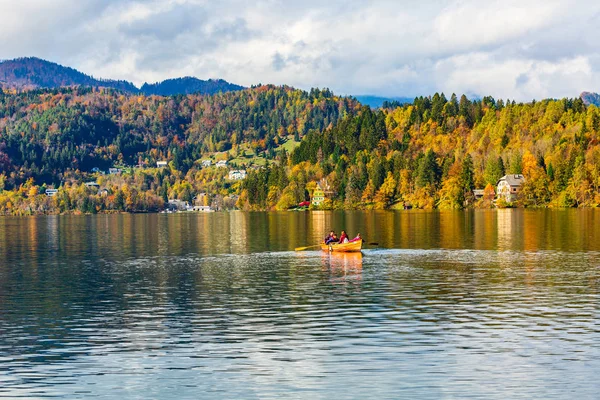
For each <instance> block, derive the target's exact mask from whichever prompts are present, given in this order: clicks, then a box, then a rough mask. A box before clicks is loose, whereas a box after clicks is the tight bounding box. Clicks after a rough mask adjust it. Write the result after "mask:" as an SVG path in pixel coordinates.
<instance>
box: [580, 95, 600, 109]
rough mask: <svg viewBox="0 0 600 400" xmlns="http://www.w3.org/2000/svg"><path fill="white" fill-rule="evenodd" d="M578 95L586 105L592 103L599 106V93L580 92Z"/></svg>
mask: <svg viewBox="0 0 600 400" xmlns="http://www.w3.org/2000/svg"><path fill="white" fill-rule="evenodd" d="M579 97H580V98H581V100H583V102H584V103H585V105H586V106H589V105H590V104H593V105H595V106H598V107H600V94H598V93H593V92H582V93H581V94H580V95H579Z"/></svg>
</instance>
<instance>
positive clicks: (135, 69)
mask: <svg viewBox="0 0 600 400" xmlns="http://www.w3.org/2000/svg"><path fill="white" fill-rule="evenodd" d="M0 9H2V14H3V23H2V24H0V42H1V43H3V45H2V47H0V58H12V57H18V56H27V55H35V56H39V57H43V58H47V59H50V60H52V61H56V62H59V63H62V64H65V65H69V66H73V67H75V68H79V69H81V70H82V71H84V72H86V73H90V74H93V75H94V76H98V77H107V78H119V79H128V80H131V81H134V82H135V83H137V84H141V83H143V82H144V81H157V80H162V79H165V78H170V77H175V76H183V75H194V76H198V77H200V78H211V77H212V78H217V77H218V78H224V79H227V80H229V81H232V82H235V83H240V84H243V85H251V84H255V83H258V82H262V83H276V84H284V83H285V84H290V85H293V86H298V87H302V88H310V87H312V86H320V87H325V86H326V87H330V88H332V89H333V90H335V91H336V92H339V93H345V94H364V93H368V94H380V95H390V96H391V95H396V96H414V95H421V94H424V95H426V94H431V93H433V92H435V91H444V92H446V93H448V94H449V93H451V92H456V93H462V92H469V93H477V94H480V95H487V94H490V95H492V96H495V97H502V98H505V97H510V98H515V99H518V100H529V99H531V98H543V97H562V96H571V97H572V96H576V95H578V94H579V92H580V91H582V90H600V79H599V78H598V73H599V71H600V50H599V49H598V47H597V46H596V44H595V38H596V36H597V35H596V32H597V26H598V22H599V17H598V16H599V15H600V3H597V2H594V1H585V0H575V1H568V0H520V1H517V0H503V1H498V0H491V1H487V2H481V1H473V0H447V1H443V0H433V1H428V2H413V1H408V0H406V1H393V0H375V1H370V2H363V1H358V0H354V1H352V0H351V1H342V0H332V1H329V2H325V3H324V2H320V1H316V0H307V1H303V2H300V1H293V2H292V1H283V0H257V1H255V2H245V1H242V0H224V1H221V2H211V1H205V0H166V1H158V0H124V1H117V0H86V1H77V0H55V1H52V2H50V1H45V0H21V1H19V2H14V1H12V0H0Z"/></svg>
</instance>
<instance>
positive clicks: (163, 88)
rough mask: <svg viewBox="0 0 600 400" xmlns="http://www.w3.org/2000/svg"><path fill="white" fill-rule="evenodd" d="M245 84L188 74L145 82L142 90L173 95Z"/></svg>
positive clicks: (227, 89)
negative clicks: (154, 81)
mask: <svg viewBox="0 0 600 400" xmlns="http://www.w3.org/2000/svg"><path fill="white" fill-rule="evenodd" d="M242 89H244V87H243V86H240V85H236V84H233V83H229V82H227V81H224V80H223V79H209V80H207V81H203V80H201V79H198V78H194V77H191V76H186V77H184V78H176V79H167V80H164V81H162V82H157V83H152V84H149V83H144V85H142V87H141V89H140V91H141V92H142V93H144V94H146V95H152V94H154V95H159V96H172V95H175V94H193V93H202V94H215V93H219V92H231V91H235V90H242Z"/></svg>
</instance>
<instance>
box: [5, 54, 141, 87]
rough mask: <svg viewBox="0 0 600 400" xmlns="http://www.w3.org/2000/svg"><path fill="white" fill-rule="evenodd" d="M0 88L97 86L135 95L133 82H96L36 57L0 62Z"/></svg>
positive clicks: (87, 76)
mask: <svg viewBox="0 0 600 400" xmlns="http://www.w3.org/2000/svg"><path fill="white" fill-rule="evenodd" d="M0 86H2V87H5V88H13V89H39V88H50V89H53V88H58V87H64V86H98V87H109V88H114V89H119V90H123V91H126V92H132V93H133V92H138V88H136V87H135V86H134V85H133V83H131V82H127V81H121V80H111V79H96V78H94V77H92V76H89V75H86V74H84V73H82V72H79V71H77V70H76V69H73V68H69V67H64V66H62V65H60V64H56V63H53V62H50V61H46V60H42V59H40V58H36V57H26V58H16V59H14V60H7V61H2V62H0Z"/></svg>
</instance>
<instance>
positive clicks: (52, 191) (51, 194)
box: [46, 189, 58, 197]
mask: <svg viewBox="0 0 600 400" xmlns="http://www.w3.org/2000/svg"><path fill="white" fill-rule="evenodd" d="M56 193H58V189H46V196H48V197H54V196H56Z"/></svg>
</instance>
